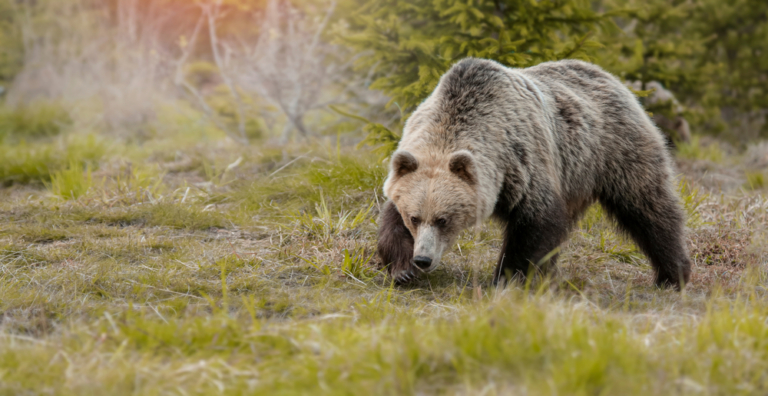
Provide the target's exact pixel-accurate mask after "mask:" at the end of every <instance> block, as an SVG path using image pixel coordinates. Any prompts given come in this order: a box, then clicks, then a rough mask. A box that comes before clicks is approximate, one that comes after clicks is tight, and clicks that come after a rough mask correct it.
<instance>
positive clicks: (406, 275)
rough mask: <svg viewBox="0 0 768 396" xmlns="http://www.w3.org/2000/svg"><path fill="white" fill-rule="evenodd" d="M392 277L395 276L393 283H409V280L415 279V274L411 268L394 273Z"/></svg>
mask: <svg viewBox="0 0 768 396" xmlns="http://www.w3.org/2000/svg"><path fill="white" fill-rule="evenodd" d="M394 278H395V283H397V284H399V285H403V284H406V283H410V282H411V281H413V280H414V279H416V274H414V273H413V272H412V271H411V270H405V271H401V272H400V273H399V274H397V275H395V276H394Z"/></svg>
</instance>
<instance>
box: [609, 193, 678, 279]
mask: <svg viewBox="0 0 768 396" xmlns="http://www.w3.org/2000/svg"><path fill="white" fill-rule="evenodd" d="M642 197H643V198H640V196H639V195H638V196H636V197H635V199H642V201H640V202H637V203H635V204H633V203H632V202H633V201H632V200H630V199H621V198H619V199H601V200H600V201H601V203H602V205H603V207H604V208H605V209H606V211H607V212H608V213H609V214H611V215H612V216H613V217H614V219H616V222H617V223H618V225H619V226H620V227H621V228H622V229H623V230H624V231H626V232H627V234H629V235H630V236H631V237H632V239H633V240H634V241H635V243H637V246H638V247H640V250H642V251H643V253H645V255H646V256H647V257H648V259H649V261H650V262H651V265H653V269H654V270H655V272H656V285H657V286H660V287H674V288H675V289H677V290H680V289H681V288H682V287H683V286H684V285H685V284H686V283H688V281H689V280H690V277H691V261H690V259H689V258H688V254H687V253H686V249H685V245H684V243H683V235H684V233H683V224H684V216H683V212H682V209H681V208H680V206H679V205H678V204H677V202H676V201H675V199H674V196H673V195H672V194H671V192H669V191H667V190H666V189H664V188H659V189H657V190H656V191H646V192H645V194H643V195H642Z"/></svg>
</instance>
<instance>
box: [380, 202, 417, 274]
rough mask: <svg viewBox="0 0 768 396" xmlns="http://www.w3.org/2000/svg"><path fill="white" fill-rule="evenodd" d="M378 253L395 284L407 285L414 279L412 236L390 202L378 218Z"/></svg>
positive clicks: (385, 205)
mask: <svg viewBox="0 0 768 396" xmlns="http://www.w3.org/2000/svg"><path fill="white" fill-rule="evenodd" d="M378 253H379V257H380V258H381V265H383V266H386V267H387V269H388V270H389V274H390V276H392V277H393V278H394V279H395V282H397V283H407V282H409V281H411V280H413V279H414V278H415V277H416V271H414V268H413V266H412V264H411V260H412V259H413V236H412V235H411V231H410V230H408V228H407V227H406V226H405V223H404V222H403V217H402V216H401V215H400V212H398V211H397V207H396V206H395V204H394V202H392V201H387V202H386V203H385V204H384V209H383V210H382V211H381V217H380V218H379V241H378Z"/></svg>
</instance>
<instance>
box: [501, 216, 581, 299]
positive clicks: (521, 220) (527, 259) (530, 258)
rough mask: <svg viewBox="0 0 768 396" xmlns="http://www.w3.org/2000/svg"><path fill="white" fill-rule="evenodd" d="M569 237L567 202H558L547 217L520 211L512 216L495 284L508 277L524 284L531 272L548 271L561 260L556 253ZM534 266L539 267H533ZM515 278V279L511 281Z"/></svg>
mask: <svg viewBox="0 0 768 396" xmlns="http://www.w3.org/2000/svg"><path fill="white" fill-rule="evenodd" d="M567 236H568V217H567V212H566V209H565V205H564V204H563V203H555V204H552V205H551V206H550V208H548V210H547V211H546V212H545V214H544V215H541V216H531V215H527V214H525V213H523V212H522V211H521V210H520V209H519V208H516V209H514V210H513V213H510V214H509V218H508V220H507V226H506V228H505V230H504V245H503V246H502V248H501V255H500V256H499V261H498V264H497V266H496V271H495V272H494V277H493V282H494V284H498V282H499V281H500V280H501V279H502V278H504V279H506V281H509V280H511V279H516V280H520V281H524V280H525V278H526V277H527V276H528V273H529V272H530V271H531V270H534V271H540V272H546V271H547V270H548V269H550V268H553V267H554V265H555V262H556V261H557V254H556V253H555V254H552V255H551V256H550V257H549V259H548V260H546V261H545V262H542V260H543V259H546V258H547V256H548V255H550V253H552V252H554V251H555V249H557V248H558V247H559V246H560V244H561V243H562V242H563V240H565V238H566V237H567ZM531 264H533V265H538V266H537V267H534V268H531ZM510 278H511V279H510Z"/></svg>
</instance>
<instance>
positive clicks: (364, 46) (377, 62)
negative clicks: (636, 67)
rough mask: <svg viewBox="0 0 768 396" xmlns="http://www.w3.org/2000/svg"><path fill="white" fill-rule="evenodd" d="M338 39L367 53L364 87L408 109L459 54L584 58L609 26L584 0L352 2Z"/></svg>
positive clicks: (511, 59)
mask: <svg viewBox="0 0 768 396" xmlns="http://www.w3.org/2000/svg"><path fill="white" fill-rule="evenodd" d="M348 6H349V7H356V8H357V11H356V12H353V13H352V14H351V16H350V17H349V18H347V25H346V26H345V27H344V29H343V33H344V34H341V35H340V37H342V38H341V40H342V41H343V42H344V43H345V44H347V45H349V46H351V47H352V48H354V49H356V50H359V51H367V52H368V54H369V55H368V56H364V57H360V59H359V60H358V61H357V65H356V66H357V67H358V68H359V69H362V70H366V71H369V72H371V73H372V75H373V81H372V84H371V88H373V89H379V90H382V91H383V92H385V93H386V94H387V95H390V96H391V98H392V100H391V102H390V104H393V103H397V104H398V105H399V106H400V107H401V108H402V109H403V110H404V112H405V114H406V115H407V114H408V113H409V112H410V111H412V110H413V108H414V107H415V106H416V105H418V104H419V103H420V102H421V101H422V100H424V99H425V98H426V97H427V96H428V95H429V93H430V92H431V91H432V90H433V89H434V87H435V86H436V85H437V82H438V81H439V79H440V76H441V75H442V74H443V73H445V71H447V70H448V68H449V67H450V66H451V65H452V64H453V63H455V62H456V61H458V60H460V59H462V58H465V57H478V58H486V59H493V60H496V61H499V62H501V63H502V64H504V65H508V66H514V67H528V66H532V65H535V64H537V63H540V62H544V61H549V60H557V59H564V58H579V59H586V60H591V59H592V58H591V55H592V54H593V53H594V50H595V49H596V48H599V47H600V44H599V43H598V42H597V41H595V40H594V39H593V38H592V35H593V33H594V32H595V31H596V30H597V29H599V28H601V27H605V26H610V25H611V21H609V20H608V19H607V18H606V17H605V14H603V13H599V12H596V11H594V10H593V9H592V7H591V6H590V2H589V1H584V0H560V1H554V0H545V1H522V0H519V1H501V0H495V1H494V0H417V1H405V0H384V1H381V0H374V1H365V2H361V1H351V2H350V3H349V4H348Z"/></svg>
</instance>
